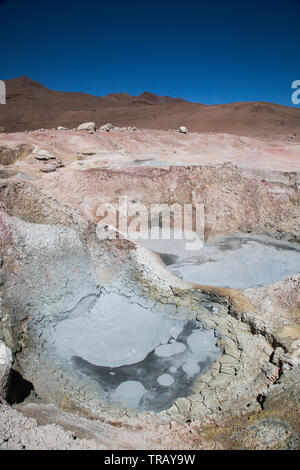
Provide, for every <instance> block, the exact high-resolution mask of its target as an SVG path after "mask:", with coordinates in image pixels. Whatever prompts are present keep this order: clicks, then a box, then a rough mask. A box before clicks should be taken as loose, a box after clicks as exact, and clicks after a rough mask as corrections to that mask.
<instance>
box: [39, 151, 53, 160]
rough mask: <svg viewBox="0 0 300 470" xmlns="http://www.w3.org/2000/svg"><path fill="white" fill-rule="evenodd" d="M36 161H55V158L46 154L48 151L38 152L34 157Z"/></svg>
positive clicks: (48, 153) (50, 154)
mask: <svg viewBox="0 0 300 470" xmlns="http://www.w3.org/2000/svg"><path fill="white" fill-rule="evenodd" d="M34 158H36V159H37V160H55V159H56V156H55V155H52V153H50V152H48V150H40V151H39V152H38V154H37V155H35V156H34Z"/></svg>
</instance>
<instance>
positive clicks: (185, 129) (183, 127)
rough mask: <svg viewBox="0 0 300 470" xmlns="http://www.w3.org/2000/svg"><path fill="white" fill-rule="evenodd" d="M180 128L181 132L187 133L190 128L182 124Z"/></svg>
mask: <svg viewBox="0 0 300 470" xmlns="http://www.w3.org/2000/svg"><path fill="white" fill-rule="evenodd" d="M178 130H179V132H180V134H187V133H188V130H187V128H186V127H185V126H180V127H179V129H178Z"/></svg>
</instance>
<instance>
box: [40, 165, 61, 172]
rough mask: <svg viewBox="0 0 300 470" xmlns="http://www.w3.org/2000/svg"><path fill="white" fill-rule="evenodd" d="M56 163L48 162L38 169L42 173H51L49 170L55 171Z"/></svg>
mask: <svg viewBox="0 0 300 470" xmlns="http://www.w3.org/2000/svg"><path fill="white" fill-rule="evenodd" d="M56 169H57V165H55V164H53V163H49V165H43V166H41V167H40V171H42V172H43V173H51V171H56Z"/></svg>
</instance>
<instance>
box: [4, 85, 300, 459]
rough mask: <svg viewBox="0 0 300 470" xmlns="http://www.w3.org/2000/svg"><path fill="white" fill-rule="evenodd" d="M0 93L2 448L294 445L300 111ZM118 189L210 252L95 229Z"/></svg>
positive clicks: (35, 91)
mask: <svg viewBox="0 0 300 470" xmlns="http://www.w3.org/2000/svg"><path fill="white" fill-rule="evenodd" d="M24 88H25V89H26V93H27V95H26V100H27V101H28V105H25V102H24V100H25V98H24V96H23V97H22V93H21V91H20V90H24ZM8 91H9V95H8V96H9V100H8V105H7V106H8V108H7V114H6V115H5V111H4V110H3V109H2V108H4V106H3V107H2V108H1V109H0V126H2V132H1V133H0V225H1V231H0V247H1V252H0V288H1V291H0V315H1V325H0V400H1V404H0V447H1V448H2V449H189V450H200V449H225V450H227V449H299V439H300V427H299V414H300V409H299V391H300V380H299V379H300V295H299V292H300V290H299V286H300V262H299V259H300V258H299V255H300V246H299V244H300V193H299V187H300V158H299V156H300V111H299V110H297V109H291V108H287V107H280V106H277V105H273V104H270V103H240V104H232V105H217V106H206V105H199V104H197V103H187V102H185V101H183V100H181V99H171V98H167V97H156V96H155V95H152V94H150V93H145V94H144V95H141V96H139V97H130V96H129V95H126V94H120V95H116V96H115V95H113V96H109V97H106V98H96V97H89V96H88V95H83V94H78V95H77V94H74V93H70V94H67V93H62V92H53V91H51V90H47V89H46V88H45V87H43V86H42V85H40V84H37V83H36V82H32V81H30V80H29V79H27V78H26V77H25V78H24V77H23V78H21V79H17V80H15V81H13V80H12V81H11V83H8ZM55 100H56V101H55ZM13 102H14V103H15V104H16V103H19V108H18V109H17V110H15V109H14V106H12V105H10V103H13ZM46 104H47V106H48V108H49V112H47V113H45V106H46ZM75 104H76V106H77V108H76V107H75ZM45 114H47V118H46V117H45ZM204 116H205V117H204ZM84 122H89V123H90V125H89V126H85V129H83V130H78V129H77V126H79V125H80V124H82V123H84ZM110 122H111V123H112V124H111V125H107V123H110ZM180 126H186V128H187V129H186V131H185V130H184V132H183V130H182V131H181V132H180V131H179V127H180ZM125 196H126V198H127V200H128V201H130V202H131V203H133V204H143V207H146V208H150V207H151V205H152V204H166V203H167V204H174V203H177V204H181V205H184V204H190V205H191V206H192V207H193V208H196V206H197V205H199V204H201V205H203V206H204V212H205V223H204V231H203V233H204V242H205V246H206V248H205V249H206V250H207V251H206V252H205V251H204V252H201V251H200V252H199V253H197V257H196V254H194V255H193V256H192V257H190V258H186V257H184V256H185V255H184V253H182V249H181V247H180V246H179V245H176V243H174V244H171V243H170V242H169V241H167V243H166V244H165V245H163V246H162V247H161V248H156V247H155V246H154V245H151V244H150V245H149V244H148V245H147V243H146V242H144V243H143V240H133V239H130V238H129V237H128V238H126V237H125V238H122V237H117V238H112V239H111V238H109V237H108V238H105V237H104V238H101V237H99V232H98V227H99V212H98V208H99V207H103V205H106V206H114V207H115V205H116V204H117V201H118V199H119V198H120V197H125ZM121 215H122V214H121V213H120V211H119V212H118V216H119V217H120V216H121ZM105 228H107V226H106V227H105ZM195 230H197V229H195ZM205 253H206V254H205ZM218 263H219V264H218ZM215 266H219V268H217V271H218V273H217V274H218V276H217V277H216V269H215V268H214V267H215ZM214 269H215V270H214ZM191 273H193V276H192V277H191ZM200 274H201V277H197V276H200ZM250 274H251V276H250ZM270 276H271V277H270ZM191 279H192V280H191ZM214 279H215V282H213V281H214ZM171 330H172V333H170V331H171ZM175 330H176V332H175V333H174V331H175ZM103 332H104V333H103ZM162 333H166V338H163V336H164V335H163V334H162ZM105 334H107V335H109V334H112V336H110V344H106V343H105V341H106V340H105ZM101 335H102V336H101ZM158 338H159V339H158ZM201 338H202V339H201ZM100 339H101V340H100ZM102 340H103V344H102V343H101V341H102ZM203 344H206V345H207V346H206V347H203ZM130 345H131V346H132V349H130V354H127V353H128V351H129V350H128V348H130V347H131V346H130ZM102 346H103V347H102ZM101 348H102V349H101ZM126 348H127V349H126ZM176 348H177V349H176ZM203 348H204V349H203ZM124 351H125V352H126V354H127V356H126V358H125V359H124V354H125V352H124ZM170 351H171V352H170ZM155 374H156V375H155ZM118 377H123V379H121V378H118ZM124 377H125V379H126V380H125V379H124ZM147 377H148V379H147V380H148V382H147V380H146V378H147ZM156 378H157V380H156ZM129 381H130V384H131V385H132V383H133V382H134V385H133V388H131V389H130V390H131V392H130V394H131V395H130V397H131V399H132V400H131V401H130V402H126V400H125V398H126V396H125V395H126V394H125V395H124V393H123V394H122V386H123V384H124V383H126V384H127V385H128V383H129ZM151 381H152V382H151ZM137 383H138V385H139V387H138V386H137ZM157 383H158V384H159V385H157ZM182 383H183V384H184V386H181V385H180V384H182ZM117 392H118V393H119V395H118V394H117ZM154 392H155V393H156V392H157V393H158V395H155V393H154ZM139 393H140V395H139ZM153 394H154V395H153ZM158 396H159V400H158V398H157V397H158ZM160 396H162V397H163V398H161V397H160ZM141 397H142V398H141ZM114 400H115V401H114ZM118 400H119V401H118ZM124 400H125V401H124ZM164 400H165V401H164Z"/></svg>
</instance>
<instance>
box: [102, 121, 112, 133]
mask: <svg viewBox="0 0 300 470" xmlns="http://www.w3.org/2000/svg"><path fill="white" fill-rule="evenodd" d="M113 128H114V126H113V125H112V124H111V123H110V122H109V123H108V124H104V126H101V127H100V129H99V130H100V131H103V132H110V131H111V129H113Z"/></svg>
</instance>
